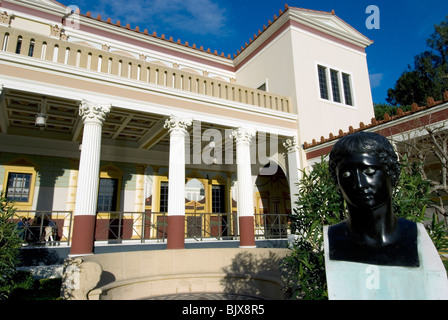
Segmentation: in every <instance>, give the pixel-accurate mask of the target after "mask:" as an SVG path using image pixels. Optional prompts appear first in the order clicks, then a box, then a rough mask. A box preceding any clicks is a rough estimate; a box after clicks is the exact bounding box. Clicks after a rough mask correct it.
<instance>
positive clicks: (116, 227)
mask: <svg viewBox="0 0 448 320" xmlns="http://www.w3.org/2000/svg"><path fill="white" fill-rule="evenodd" d="M236 221H237V219H236V214H231V213H185V238H186V239H195V240H198V241H202V240H203V239H216V240H223V239H234V238H236V237H237V234H236V230H237V224H236ZM167 231H168V214H167V213H166V212H98V214H97V217H96V229H95V240H96V241H108V242H117V243H120V242H122V241H126V240H138V241H140V242H145V241H146V240H157V241H158V242H164V241H165V239H166V238H167Z"/></svg>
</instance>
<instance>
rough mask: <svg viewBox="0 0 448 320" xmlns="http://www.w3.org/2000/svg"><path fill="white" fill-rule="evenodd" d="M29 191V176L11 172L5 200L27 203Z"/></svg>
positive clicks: (28, 174)
mask: <svg viewBox="0 0 448 320" xmlns="http://www.w3.org/2000/svg"><path fill="white" fill-rule="evenodd" d="M30 190H31V174H30V173H16V172H11V173H9V175H8V184H7V186H6V198H8V200H10V201H16V202H28V200H29V199H30V198H29V197H30Z"/></svg>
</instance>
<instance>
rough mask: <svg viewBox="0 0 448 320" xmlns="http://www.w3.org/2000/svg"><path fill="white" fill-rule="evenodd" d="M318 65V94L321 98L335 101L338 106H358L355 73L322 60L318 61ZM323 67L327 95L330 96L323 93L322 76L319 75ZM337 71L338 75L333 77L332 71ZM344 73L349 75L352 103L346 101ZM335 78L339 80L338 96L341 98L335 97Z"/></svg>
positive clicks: (330, 101)
mask: <svg viewBox="0 0 448 320" xmlns="http://www.w3.org/2000/svg"><path fill="white" fill-rule="evenodd" d="M316 66H317V69H316V70H317V72H316V74H317V88H318V95H319V100H320V101H322V102H326V103H333V104H335V105H338V106H343V107H347V108H357V105H356V99H355V90H354V83H353V74H352V73H351V72H348V71H346V70H344V69H342V68H337V67H333V66H329V65H326V64H323V63H320V62H316ZM320 68H322V69H323V70H325V80H326V87H327V96H328V98H323V97H322V94H321V76H320V75H319V70H320ZM333 72H334V73H337V77H336V78H333V76H332V73H333ZM344 75H345V76H348V80H349V82H348V85H349V86H348V88H349V95H350V99H351V104H349V103H346V101H347V98H346V96H347V94H346V91H345V88H344ZM333 79H336V80H337V89H338V96H339V100H340V101H337V99H335V93H334V89H335V88H334V85H333Z"/></svg>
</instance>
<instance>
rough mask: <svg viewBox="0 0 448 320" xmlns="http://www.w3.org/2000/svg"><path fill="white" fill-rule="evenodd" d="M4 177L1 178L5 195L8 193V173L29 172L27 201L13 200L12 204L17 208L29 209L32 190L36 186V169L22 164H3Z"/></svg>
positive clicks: (31, 202)
mask: <svg viewBox="0 0 448 320" xmlns="http://www.w3.org/2000/svg"><path fill="white" fill-rule="evenodd" d="M4 168H5V172H4V179H3V190H4V192H5V195H6V196H7V194H8V190H7V189H8V181H9V175H10V174H11V173H19V174H30V175H31V179H30V190H29V194H28V201H13V203H14V206H15V207H16V208H17V209H19V210H31V207H32V205H33V200H34V191H35V187H36V170H35V169H34V167H24V166H8V165H5V166H4Z"/></svg>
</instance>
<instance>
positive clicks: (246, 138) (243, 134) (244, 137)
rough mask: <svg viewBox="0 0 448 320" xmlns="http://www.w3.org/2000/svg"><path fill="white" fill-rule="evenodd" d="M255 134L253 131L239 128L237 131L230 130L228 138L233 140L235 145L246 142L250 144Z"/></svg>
mask: <svg viewBox="0 0 448 320" xmlns="http://www.w3.org/2000/svg"><path fill="white" fill-rule="evenodd" d="M256 133H257V131H256V130H254V129H247V128H242V127H239V128H237V129H234V130H232V133H231V134H230V137H231V138H233V139H235V141H236V143H237V144H238V143H241V142H246V143H250V141H251V140H252V138H253V137H254V136H255V134H256Z"/></svg>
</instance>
